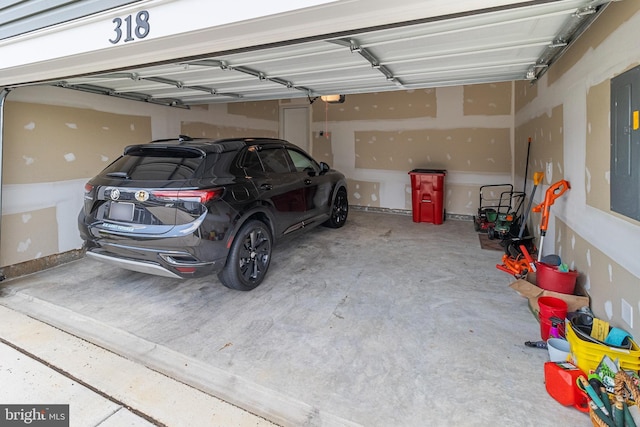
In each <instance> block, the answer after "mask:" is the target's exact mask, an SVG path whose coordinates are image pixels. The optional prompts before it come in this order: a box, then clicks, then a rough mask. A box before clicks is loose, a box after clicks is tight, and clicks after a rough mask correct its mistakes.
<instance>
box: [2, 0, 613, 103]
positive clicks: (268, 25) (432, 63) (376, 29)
mask: <svg viewBox="0 0 640 427" xmlns="http://www.w3.org/2000/svg"><path fill="white" fill-rule="evenodd" d="M16 3H18V2H16ZM19 3H23V2H19ZM26 3H36V2H26ZM60 3H61V4H66V3H84V2H60ZM89 3H97V2H89ZM100 3H102V2H100ZM121 3H129V2H121ZM607 3H608V2H605V1H592V0H563V1H535V2H533V1H526V2H522V1H497V0H494V1H470V0H467V1H461V2H446V1H440V0H432V1H426V2H425V1H415V0H405V1H402V2H400V3H398V2H394V3H393V4H390V3H388V2H382V1H366V2H365V1H328V0H307V1H304V2H295V5H289V6H287V5H277V4H274V5H269V6H265V5H264V4H263V3H262V2H253V1H239V2H234V4H233V5H227V6H228V7H227V6H225V8H224V10H219V8H217V7H216V3H213V2H212V3H206V2H205V3H203V2H198V1H195V0H181V1H174V2H160V1H154V2H144V4H138V3H137V2H134V3H132V4H126V5H124V6H120V7H114V8H110V9H108V10H103V11H97V12H96V13H94V14H92V15H90V16H84V17H81V18H78V19H76V20H72V21H70V22H62V23H60V24H57V25H52V26H49V27H46V28H43V29H39V30H37V31H32V32H30V33H27V34H19V31H18V30H15V31H17V33H18V34H19V35H17V36H14V37H10V38H7V39H5V40H4V44H3V45H1V46H0V54H2V57H3V65H2V68H0V86H15V85H21V84H33V83H46V84H52V85H56V86H62V87H67V88H70V89H77V90H83V91H88V92H93V93H100V94H105V95H111V96H119V97H124V98H129V99H135V100H140V101H145V102H153V103H160V104H166V105H171V106H179V107H188V106H189V105H194V104H210V103H228V102H234V101H254V100H267V99H290V98H300V97H309V98H310V99H313V98H314V97H317V96H320V95H324V94H350V93H369V92H383V91H393V90H399V89H419V88H427V87H442V86H450V85H462V84H473V83H483V82H501V81H514V80H523V79H527V80H531V81H533V80H535V79H537V78H538V77H539V76H540V75H541V74H543V73H544V72H545V71H546V69H547V68H548V67H549V66H550V65H551V64H552V63H553V62H554V61H555V60H556V59H557V58H558V57H559V55H561V54H562V52H563V51H564V50H565V49H566V48H567V47H568V46H569V45H570V44H571V43H572V41H574V40H575V39H576V38H577V36H579V34H580V33H581V31H583V30H584V29H585V28H586V27H587V26H588V24H589V23H590V22H591V21H592V20H593V19H594V18H595V17H596V16H597V14H598V12H599V11H601V10H602V8H603V6H604V5H606V4H607ZM116 4H117V2H116ZM114 5H115V4H114ZM62 6H63V5H61V6H60V7H62ZM67 6H68V5H67ZM16 7H17V6H16ZM10 11H11V8H9V9H6V10H5V9H2V10H0V22H2V21H3V19H2V18H3V15H6V14H8V13H9V12H10ZM48 13H51V12H50V11H49V12H48ZM65 16H66V15H65ZM202 17H206V18H202ZM32 19H33V18H28V19H27V18H26V17H25V18H24V20H25V22H24V23H23V24H24V25H27V24H30V23H31V20H32ZM17 24H19V22H18V23H17ZM17 24H16V25H17ZM1 29H2V27H0V30H1ZM45 47H46V48H45ZM27 51H28V52H29V55H28V57H25V56H24V55H22V54H21V53H23V52H27Z"/></svg>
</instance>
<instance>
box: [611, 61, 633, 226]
mask: <svg viewBox="0 0 640 427" xmlns="http://www.w3.org/2000/svg"><path fill="white" fill-rule="evenodd" d="M611 210H612V211H614V212H617V213H619V214H622V215H625V216H627V217H629V218H633V219H635V220H638V221H640V66H637V67H635V68H632V69H631V70H629V71H626V72H624V73H622V74H620V75H619V76H616V77H614V78H613V79H611Z"/></svg>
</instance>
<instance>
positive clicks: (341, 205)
mask: <svg viewBox="0 0 640 427" xmlns="http://www.w3.org/2000/svg"><path fill="white" fill-rule="evenodd" d="M348 214H349V201H348V199H347V191H346V190H345V189H344V188H341V189H339V190H338V194H336V198H335V200H334V201H333V206H332V207H331V216H330V217H329V219H328V220H327V221H326V222H325V223H324V225H326V226H327V227H331V228H340V227H342V226H343V225H344V224H345V222H347V215H348Z"/></svg>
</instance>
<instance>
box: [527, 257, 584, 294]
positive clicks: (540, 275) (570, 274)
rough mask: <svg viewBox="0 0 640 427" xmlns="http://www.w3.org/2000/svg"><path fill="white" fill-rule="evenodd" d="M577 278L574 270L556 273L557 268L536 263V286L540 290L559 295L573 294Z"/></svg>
mask: <svg viewBox="0 0 640 427" xmlns="http://www.w3.org/2000/svg"><path fill="white" fill-rule="evenodd" d="M577 278H578V272H577V271H576V270H569V271H567V272H563V271H558V267H555V266H552V265H549V264H545V263H544V262H537V263H536V284H537V285H538V287H540V288H542V289H546V290H548V291H554V292H559V293H561V294H573V291H574V290H575V288H576V279H577Z"/></svg>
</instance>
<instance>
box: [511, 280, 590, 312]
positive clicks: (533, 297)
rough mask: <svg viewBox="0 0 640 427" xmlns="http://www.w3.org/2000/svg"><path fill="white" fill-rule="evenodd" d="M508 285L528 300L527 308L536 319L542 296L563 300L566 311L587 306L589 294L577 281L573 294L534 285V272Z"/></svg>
mask: <svg viewBox="0 0 640 427" xmlns="http://www.w3.org/2000/svg"><path fill="white" fill-rule="evenodd" d="M509 287H510V288H512V289H513V290H515V291H516V292H517V293H519V294H520V295H521V296H523V297H525V298H527V299H528V300H529V310H531V313H533V315H534V316H535V318H536V319H538V314H539V313H540V307H539V306H538V298H540V297H542V296H549V297H556V298H560V299H561V300H563V301H565V302H566V303H567V312H572V311H577V310H578V309H579V308H582V307H585V306H586V307H589V294H587V292H586V291H585V290H584V287H583V286H582V285H581V284H579V283H576V288H575V291H574V295H571V294H562V293H560V292H553V291H547V290H545V289H542V288H539V287H537V286H536V285H535V273H534V274H529V275H528V276H527V280H525V279H518V280H516V281H515V282H513V283H512V284H511V285H509Z"/></svg>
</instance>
